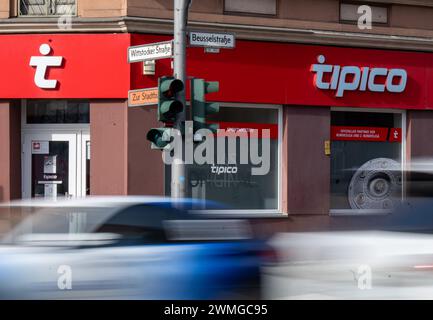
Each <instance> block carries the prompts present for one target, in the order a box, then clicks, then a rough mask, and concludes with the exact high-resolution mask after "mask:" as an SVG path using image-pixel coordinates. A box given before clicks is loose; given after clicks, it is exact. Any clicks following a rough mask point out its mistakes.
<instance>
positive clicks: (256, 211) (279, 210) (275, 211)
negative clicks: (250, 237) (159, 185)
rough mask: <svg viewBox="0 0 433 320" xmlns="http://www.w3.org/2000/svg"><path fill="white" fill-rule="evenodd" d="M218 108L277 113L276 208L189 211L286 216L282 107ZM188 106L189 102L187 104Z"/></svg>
mask: <svg viewBox="0 0 433 320" xmlns="http://www.w3.org/2000/svg"><path fill="white" fill-rule="evenodd" d="M218 103H219V105H220V107H224V108H247V109H275V110H277V112H278V115H277V124H278V147H277V149H278V152H277V161H278V165H277V207H276V208H275V209H212V210H190V211H191V212H197V213H210V214H222V215H225V214H232V213H233V214H239V215H252V216H264V217H269V216H272V215H275V216H277V217H281V216H287V213H284V212H283V210H282V199H283V198H282V189H283V178H282V161H283V158H282V154H283V152H282V148H283V106H282V105H276V104H258V103H227V102H218ZM187 104H189V101H188V102H187ZM163 170H164V174H163V176H164V190H166V187H167V185H166V175H165V169H163Z"/></svg>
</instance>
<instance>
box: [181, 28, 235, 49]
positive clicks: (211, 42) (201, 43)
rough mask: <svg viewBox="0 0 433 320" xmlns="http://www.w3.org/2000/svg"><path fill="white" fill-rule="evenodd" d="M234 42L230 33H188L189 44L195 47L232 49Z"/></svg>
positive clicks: (233, 36) (233, 37)
mask: <svg viewBox="0 0 433 320" xmlns="http://www.w3.org/2000/svg"><path fill="white" fill-rule="evenodd" d="M235 41H236V40H235V35H234V34H232V33H213V32H201V31H190V32H189V44H190V45H191V46H195V47H210V48H225V49H233V48H234V47H235Z"/></svg>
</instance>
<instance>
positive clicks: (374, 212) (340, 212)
mask: <svg viewBox="0 0 433 320" xmlns="http://www.w3.org/2000/svg"><path fill="white" fill-rule="evenodd" d="M330 111H331V112H366V113H394V114H400V115H401V135H402V139H401V157H400V161H401V170H402V181H401V190H402V192H401V200H404V199H405V198H406V196H405V193H406V190H405V189H406V181H405V180H406V179H405V176H404V172H406V166H407V163H406V159H407V157H406V118H407V113H406V110H402V109H385V108H382V109H381V108H371V109H370V108H351V107H331V110H330ZM329 130H331V118H329ZM331 143H332V142H331ZM331 157H332V155H331ZM331 160H332V159H330V161H329V166H330V167H331ZM329 184H330V185H331V180H330V181H329ZM329 200H331V189H330V192H329ZM329 204H330V205H331V201H329ZM391 212H392V210H386V209H332V208H331V207H330V208H329V216H331V217H337V216H381V215H387V214H390V213H391Z"/></svg>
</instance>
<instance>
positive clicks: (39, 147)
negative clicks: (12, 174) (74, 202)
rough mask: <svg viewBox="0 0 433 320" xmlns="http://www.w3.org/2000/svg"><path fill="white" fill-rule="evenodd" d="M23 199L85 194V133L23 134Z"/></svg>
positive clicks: (87, 140) (86, 138) (86, 140)
mask: <svg viewBox="0 0 433 320" xmlns="http://www.w3.org/2000/svg"><path fill="white" fill-rule="evenodd" d="M23 138H24V141H23V142H24V143H23V195H22V196H23V198H49V199H56V198H57V197H75V196H85V195H86V194H87V192H86V190H87V189H89V187H88V185H87V183H86V181H87V180H88V179H86V178H87V172H86V171H87V168H88V167H89V165H90V164H88V163H87V160H86V159H87V154H86V153H87V152H86V149H87V148H86V145H87V142H88V143H90V137H89V135H88V134H86V133H82V132H74V133H24V136H23Z"/></svg>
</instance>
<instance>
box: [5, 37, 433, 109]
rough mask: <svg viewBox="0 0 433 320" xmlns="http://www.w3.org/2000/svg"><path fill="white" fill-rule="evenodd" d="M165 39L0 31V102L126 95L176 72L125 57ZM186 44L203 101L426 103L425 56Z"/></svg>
mask: <svg viewBox="0 0 433 320" xmlns="http://www.w3.org/2000/svg"><path fill="white" fill-rule="evenodd" d="M170 39H171V37H170V36H162V35H147V34H126V33H125V34H45V35H44V34H37V35H0V43H1V46H0V70H1V74H0V99H20V98H24V99H33V98H47V99H60V98H94V99H103V98H118V99H127V95H128V90H134V89H142V88H151V87H155V86H156V85H157V79H158V77H160V76H165V75H170V74H172V72H173V70H172V68H171V61H170V59H161V60H158V61H156V68H155V70H156V74H155V75H151V76H144V75H143V65H142V63H131V64H129V63H128V61H127V49H128V47H129V46H135V45H141V44H149V43H155V42H161V41H167V40H170ZM187 50H188V51H187V61H188V63H187V74H188V76H190V77H197V78H204V79H207V80H209V81H219V82H220V91H219V92H217V93H212V94H209V95H208V96H207V97H208V99H209V100H214V101H220V102H229V103H230V102H238V103H262V104H279V105H305V106H325V107H329V106H336V107H339V106H341V107H366V108H393V109H433V90H429V88H431V87H433V54H432V53H422V52H405V51H392V50H377V49H362V48H343V47H330V46H329V47H328V46H316V45H301V44H288V43H276V42H259V41H243V40H239V41H237V44H236V48H235V49H232V50H221V52H220V53H219V54H217V55H209V54H206V53H205V52H204V51H203V50H202V48H197V47H190V48H188V49H187ZM203 66H205V67H203ZM186 93H187V97H188V93H189V88H188V87H187V91H186Z"/></svg>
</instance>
